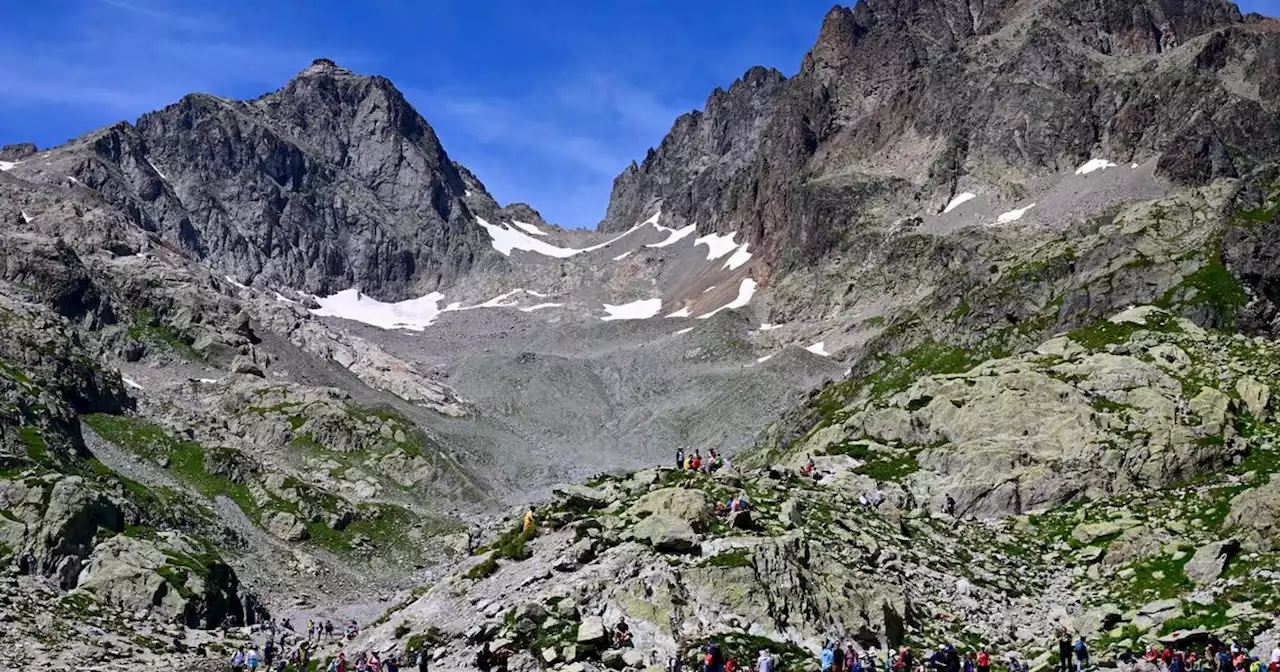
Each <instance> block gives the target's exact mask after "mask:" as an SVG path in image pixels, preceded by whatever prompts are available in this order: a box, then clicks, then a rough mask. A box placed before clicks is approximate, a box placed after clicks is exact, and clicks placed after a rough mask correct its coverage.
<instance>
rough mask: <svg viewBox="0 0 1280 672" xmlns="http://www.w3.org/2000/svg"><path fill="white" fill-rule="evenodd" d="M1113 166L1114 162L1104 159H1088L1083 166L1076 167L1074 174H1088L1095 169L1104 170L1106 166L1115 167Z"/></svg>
mask: <svg viewBox="0 0 1280 672" xmlns="http://www.w3.org/2000/svg"><path fill="white" fill-rule="evenodd" d="M1115 167H1116V164H1114V163H1111V162H1110V161H1108V160H1106V159H1089V161H1088V162H1087V163H1085V164H1084V165H1083V166H1080V167H1079V168H1076V175H1088V174H1089V173H1092V172H1095V171H1099V170H1106V169H1108V168H1115Z"/></svg>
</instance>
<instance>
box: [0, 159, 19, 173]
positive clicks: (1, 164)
mask: <svg viewBox="0 0 1280 672" xmlns="http://www.w3.org/2000/svg"><path fill="white" fill-rule="evenodd" d="M16 165H18V162H17V161H0V171H6V170H13V167H14V166H16Z"/></svg>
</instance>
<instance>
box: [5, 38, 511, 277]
mask: <svg viewBox="0 0 1280 672" xmlns="http://www.w3.org/2000/svg"><path fill="white" fill-rule="evenodd" d="M19 149H20V148H14V149H13V150H12V152H10V153H12V154H13V155H14V156H15V158H16V157H19V156H20V155H21V154H22V152H20V151H19ZM6 151H9V150H6ZM32 163H34V162H32ZM42 163H43V165H30V166H28V165H27V164H23V165H21V166H20V167H19V168H18V174H22V176H23V177H25V178H27V179H43V180H44V181H47V182H51V183H62V184H65V183H66V182H67V179H68V177H71V178H75V179H76V180H78V181H79V182H80V183H81V184H83V185H84V186H87V187H89V188H91V189H95V190H97V191H98V192H100V193H101V194H102V196H103V197H104V198H105V199H106V200H108V201H109V202H110V203H111V204H113V205H116V206H119V207H121V208H122V209H124V210H125V211H126V212H128V213H129V214H130V215H131V216H132V217H133V218H134V219H135V220H136V221H137V223H139V224H141V225H142V226H143V228H145V229H147V230H149V231H153V232H155V233H157V234H159V235H160V236H161V238H162V239H164V240H165V241H166V242H168V243H170V244H173V245H175V246H177V247H179V248H181V249H183V251H185V252H187V253H188V254H190V255H191V256H193V257H195V258H197V259H199V260H201V261H205V262H207V263H210V264H212V265H213V266H214V267H215V268H218V269H219V270H221V271H223V272H224V273H228V274H231V275H234V276H236V277H237V278H238V279H239V280H241V281H243V282H258V283H260V284H263V285H270V286H279V287H293V288H298V289H302V290H304V291H310V292H317V293H330V292H334V291H338V290H341V289H345V288H347V287H351V286H358V287H360V288H362V290H363V291H365V292H366V293H368V294H370V295H373V296H378V297H382V298H387V299H394V298H404V297H407V296H411V295H412V296H417V295H420V294H422V293H425V292H427V291H430V290H433V289H436V288H438V287H441V286H446V285H449V284H451V283H452V282H453V281H454V280H455V279H456V278H457V277H458V276H459V275H460V274H463V273H465V272H466V271H467V270H468V269H470V268H471V267H472V265H473V264H475V263H476V262H477V261H478V260H479V259H480V256H481V255H482V254H487V250H488V248H489V246H488V242H487V240H484V239H483V236H484V233H483V231H482V230H480V229H478V228H477V227H475V226H473V225H472V219H473V212H472V210H471V209H469V208H468V205H467V204H466V203H465V202H464V198H465V197H466V194H467V193H468V192H469V191H475V192H477V193H476V194H475V195H476V196H477V198H476V204H477V207H478V209H480V210H481V211H485V210H487V209H490V208H494V207H496V204H493V201H492V199H491V198H489V197H488V196H487V194H483V186H482V185H480V184H479V182H478V181H477V180H475V178H474V177H470V176H469V174H466V175H467V176H468V179H467V180H466V181H464V173H463V172H462V170H461V169H460V167H459V166H456V165H455V164H454V163H453V162H452V161H451V160H450V159H449V157H448V155H447V154H446V153H445V151H444V149H443V148H442V147H441V146H440V142H439V140H438V139H437V137H436V135H435V132H434V131H433V130H432V129H431V127H430V126H429V125H428V124H427V122H426V121H425V120H424V119H423V118H422V117H421V116H420V115H419V114H418V113H417V112H416V111H415V110H414V109H413V108H412V107H411V106H410V105H409V104H408V102H407V101H406V100H405V99H404V97H403V96H402V95H401V94H400V92H399V91H398V90H396V88H395V87H394V86H392V84H391V83H390V82H389V81H388V80H386V79H384V78H381V77H364V76H358V75H355V74H352V73H351V72H350V71H348V70H345V69H342V68H339V67H337V66H336V65H333V64H332V63H331V62H329V61H325V60H323V59H322V60H320V61H317V62H316V63H315V64H313V65H312V66H311V67H309V68H307V69H306V70H305V71H303V72H302V73H301V74H299V75H298V77H297V78H295V79H294V80H293V81H291V82H290V83H289V84H288V85H286V86H285V87H284V88H283V89H281V90H279V91H277V92H275V93H272V94H269V95H266V96H263V97H262V98H260V99H258V100H255V101H250V102H236V101H229V100H225V99H222V98H218V97H215V96H209V95H202V94H195V95H190V96H187V97H186V98H184V99H182V100H181V101H179V102H178V103H176V104H174V105H171V106H169V107H167V108H165V109H163V110H160V111H158V112H153V113H150V114H147V115H144V116H143V117H142V118H141V119H139V120H138V122H137V124H136V126H135V125H129V124H126V123H121V124H117V125H115V126H113V127H110V128H108V129H105V130H103V131H100V132H98V133H95V134H93V135H90V136H88V137H86V138H84V139H82V140H79V141H75V142H73V143H71V144H69V145H66V146H63V147H60V148H57V149H55V150H53V151H52V152H50V153H49V156H48V157H47V158H46V160H45V161H43V162H42Z"/></svg>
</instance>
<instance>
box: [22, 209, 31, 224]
mask: <svg viewBox="0 0 1280 672" xmlns="http://www.w3.org/2000/svg"><path fill="white" fill-rule="evenodd" d="M22 223H23V224H30V223H31V215H28V214H27V211H26V210H23V211H22Z"/></svg>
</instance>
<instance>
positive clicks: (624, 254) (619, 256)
mask: <svg viewBox="0 0 1280 672" xmlns="http://www.w3.org/2000/svg"><path fill="white" fill-rule="evenodd" d="M632 252H635V250H627V251H626V252H623V253H622V254H619V255H618V256H616V257H614V258H613V260H614V261H622V260H623V259H626V258H627V257H629V256H631V253H632Z"/></svg>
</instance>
